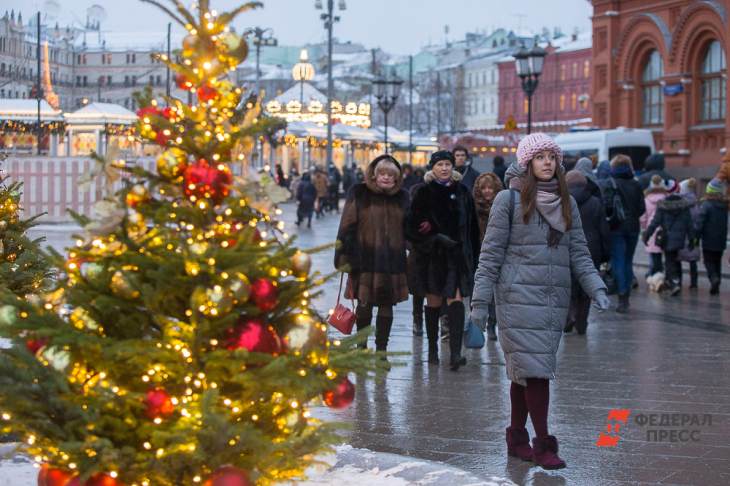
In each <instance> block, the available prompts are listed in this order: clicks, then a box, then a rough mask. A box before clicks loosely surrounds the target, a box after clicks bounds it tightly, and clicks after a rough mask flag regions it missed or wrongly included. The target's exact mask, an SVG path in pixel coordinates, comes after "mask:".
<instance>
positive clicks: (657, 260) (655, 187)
mask: <svg viewBox="0 0 730 486" xmlns="http://www.w3.org/2000/svg"><path fill="white" fill-rule="evenodd" d="M666 197H667V187H666V186H665V185H664V179H662V176H660V175H659V174H654V175H653V176H652V178H651V183H650V184H649V187H648V188H647V189H646V191H644V206H645V207H646V211H645V212H644V214H642V215H641V218H639V224H640V227H641V231H646V229H647V228H648V227H649V224H650V223H651V221H652V220H653V219H654V215H655V214H656V210H657V204H659V202H661V201H663V200H664V199H666ZM644 247H645V250H646V253H647V254H648V255H649V272H648V275H647V277H650V276H652V275H655V274H657V273H664V262H663V260H662V257H663V255H664V252H663V251H662V249H661V248H660V247H659V245H657V243H656V232H654V233H653V234H651V235H648V239H647V240H646V243H645V244H644Z"/></svg>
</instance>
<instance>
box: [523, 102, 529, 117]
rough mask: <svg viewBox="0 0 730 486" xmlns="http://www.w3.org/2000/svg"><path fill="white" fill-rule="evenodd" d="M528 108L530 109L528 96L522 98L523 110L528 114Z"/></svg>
mask: <svg viewBox="0 0 730 486" xmlns="http://www.w3.org/2000/svg"><path fill="white" fill-rule="evenodd" d="M527 110H528V106H527V98H525V99H524V100H522V111H523V112H524V113H525V115H527Z"/></svg>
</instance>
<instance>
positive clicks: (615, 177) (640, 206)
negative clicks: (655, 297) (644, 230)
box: [603, 154, 646, 313]
mask: <svg viewBox="0 0 730 486" xmlns="http://www.w3.org/2000/svg"><path fill="white" fill-rule="evenodd" d="M603 201H604V207H605V209H606V217H607V218H608V222H609V226H610V228H611V273H612V275H613V278H614V279H615V281H616V290H617V291H618V299H619V303H618V307H616V312H618V313H626V312H628V310H629V306H630V295H631V287H632V283H633V281H634V252H635V251H636V244H637V243H638V241H639V232H640V229H641V227H640V224H639V218H641V215H642V214H644V212H645V210H646V208H645V206H644V193H643V191H642V189H641V186H640V185H639V183H638V182H637V181H636V179H635V178H634V169H633V167H632V164H631V159H630V158H628V157H627V156H626V155H623V154H619V155H616V156H615V157H614V158H613V159H611V176H610V177H609V178H608V179H607V181H606V183H605V187H604V190H603Z"/></svg>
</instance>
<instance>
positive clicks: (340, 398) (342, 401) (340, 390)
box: [322, 377, 355, 408]
mask: <svg viewBox="0 0 730 486" xmlns="http://www.w3.org/2000/svg"><path fill="white" fill-rule="evenodd" d="M322 398H323V399H324V403H325V404H326V405H327V406H328V407H330V408H345V407H347V406H349V405H350V404H351V403H352V401H353V400H355V385H353V384H352V382H351V381H350V380H348V379H347V377H345V378H343V379H342V380H341V381H340V382H339V383H338V384H337V386H336V387H335V388H333V389H332V390H327V391H326V392H324V393H323V394H322Z"/></svg>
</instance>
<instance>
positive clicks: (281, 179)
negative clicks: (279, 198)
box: [276, 164, 289, 187]
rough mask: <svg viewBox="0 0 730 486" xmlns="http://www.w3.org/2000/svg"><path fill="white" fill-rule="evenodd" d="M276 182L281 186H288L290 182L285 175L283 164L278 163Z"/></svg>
mask: <svg viewBox="0 0 730 486" xmlns="http://www.w3.org/2000/svg"><path fill="white" fill-rule="evenodd" d="M276 183H277V184H278V185H279V186H281V187H287V186H288V183H289V181H288V180H287V178H286V176H285V175H284V168H283V167H282V166H281V164H276Z"/></svg>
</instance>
